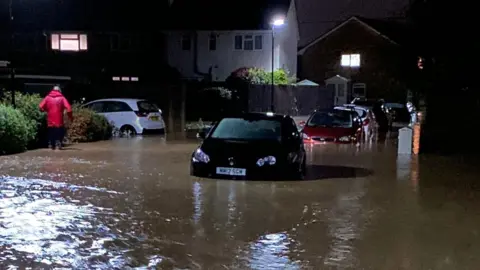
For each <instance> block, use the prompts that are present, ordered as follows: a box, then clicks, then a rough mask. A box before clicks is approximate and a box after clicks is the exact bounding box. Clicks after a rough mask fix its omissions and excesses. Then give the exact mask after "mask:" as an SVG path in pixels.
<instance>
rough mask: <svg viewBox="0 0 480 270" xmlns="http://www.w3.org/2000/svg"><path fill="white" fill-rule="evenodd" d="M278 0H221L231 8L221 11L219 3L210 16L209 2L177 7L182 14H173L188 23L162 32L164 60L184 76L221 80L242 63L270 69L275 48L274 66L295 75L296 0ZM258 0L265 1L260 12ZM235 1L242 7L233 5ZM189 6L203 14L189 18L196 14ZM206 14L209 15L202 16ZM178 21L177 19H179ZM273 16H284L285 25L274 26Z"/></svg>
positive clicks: (199, 1)
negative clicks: (163, 34) (190, 11)
mask: <svg viewBox="0 0 480 270" xmlns="http://www.w3.org/2000/svg"><path fill="white" fill-rule="evenodd" d="M176 1H178V2H181V1H182V0H175V1H174V2H173V6H172V7H173V8H175V2H176ZM282 1H284V2H285V3H283V5H278V4H276V5H272V4H271V3H268V2H273V1H268V0H250V2H249V0H246V1H241V2H238V3H239V4H235V2H232V1H222V2H226V4H225V6H224V7H225V8H227V9H229V11H223V12H222V6H220V7H219V6H218V5H221V4H218V5H217V6H216V7H215V8H214V10H215V13H214V14H213V13H212V11H211V8H212V7H211V6H208V3H211V1H206V3H205V1H204V4H197V5H196V6H194V7H192V6H191V5H190V6H189V5H183V6H182V5H179V6H180V7H177V11H179V10H180V13H177V14H181V15H183V16H182V17H183V18H185V20H187V21H188V22H189V23H186V24H183V26H180V27H178V25H176V26H177V29H178V30H175V31H169V32H167V33H166V40H167V46H166V47H167V59H168V64H169V65H170V66H172V67H173V68H176V69H177V70H178V71H179V72H180V73H181V74H182V76H183V77H184V78H189V79H203V78H208V79H212V80H213V81H224V80H225V79H226V78H227V77H228V76H229V75H230V74H231V73H232V72H233V71H235V70H237V69H239V68H243V67H258V68H263V69H265V70H267V71H271V70H272V51H273V64H274V70H277V69H279V68H283V69H285V70H288V72H289V73H290V74H292V75H296V73H297V47H298V40H299V33H298V22H297V14H296V9H295V0H282ZM201 2H202V1H201V0H198V1H197V3H201ZM231 2H232V3H231ZM262 2H263V4H266V5H264V6H263V9H262V10H261V12H259V11H258V8H257V7H258V3H262ZM278 2H279V1H276V3H278ZM235 5H240V6H242V7H238V8H236V7H235ZM251 5H256V6H255V7H253V6H251ZM245 7H250V9H247V8H245ZM182 9H183V11H184V12H182ZM187 10H194V11H195V13H196V14H203V16H204V17H203V18H202V17H200V18H199V17H198V16H197V18H191V17H189V16H190V15H191V16H196V14H189V13H188V11H187ZM205 10H207V11H205ZM206 12H207V13H208V14H209V15H205V13H206ZM225 13H227V14H226V15H225ZM233 13H237V14H241V15H242V17H240V18H238V16H236V15H234V14H233ZM212 16H214V18H213V17H212ZM237 18H238V19H237ZM181 20H182V19H180V18H177V22H178V21H181ZM255 20H257V22H255ZM275 20H283V21H284V24H283V25H274V24H273V23H272V22H273V21H275ZM277 22H278V21H277ZM272 32H273V39H272ZM272 40H273V44H274V46H273V48H272Z"/></svg>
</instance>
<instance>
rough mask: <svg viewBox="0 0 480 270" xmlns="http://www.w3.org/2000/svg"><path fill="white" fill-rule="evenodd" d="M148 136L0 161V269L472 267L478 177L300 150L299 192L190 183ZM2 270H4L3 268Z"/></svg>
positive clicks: (277, 186) (440, 167) (381, 154)
mask: <svg viewBox="0 0 480 270" xmlns="http://www.w3.org/2000/svg"><path fill="white" fill-rule="evenodd" d="M195 147H196V143H194V142H193V143H192V142H185V141H172V142H167V141H165V140H163V139H161V138H155V137H146V138H133V139H118V140H113V141H108V142H101V143H94V144H86V145H78V146H73V147H70V149H69V150H64V151H61V152H52V151H50V150H38V151H31V152H28V153H25V154H21V155H18V156H8V157H1V158H0V175H3V176H1V177H0V224H1V226H2V228H1V229H0V246H2V248H0V269H10V266H17V267H20V269H22V268H24V267H34V268H35V267H37V268H42V269H43V268H54V267H67V268H75V269H127V268H129V267H143V268H140V269H147V268H148V269H154V268H157V269H172V268H176V269H201V268H202V269H476V268H477V267H478V265H480V257H478V256H477V255H478V254H479V252H480V241H479V239H478V237H479V233H478V228H479V227H480V217H479V215H478V213H480V203H479V199H478V198H480V196H479V195H480V193H479V191H478V182H477V179H478V177H477V174H476V168H475V166H470V165H468V164H461V163H455V162H453V161H452V160H449V159H446V158H434V157H427V158H421V159H410V158H397V157H396V154H395V147H394V146H392V145H390V144H388V143H387V144H371V145H365V146H362V147H360V148H356V147H350V146H342V147H340V146H334V145H318V146H315V147H312V148H309V149H308V159H309V175H308V179H309V180H308V181H302V182H262V181H255V182H245V181H227V180H211V179H199V178H194V177H190V176H189V175H188V172H189V170H188V162H189V159H190V154H191V152H192V151H193V150H194V149H195ZM12 269H13V268H12Z"/></svg>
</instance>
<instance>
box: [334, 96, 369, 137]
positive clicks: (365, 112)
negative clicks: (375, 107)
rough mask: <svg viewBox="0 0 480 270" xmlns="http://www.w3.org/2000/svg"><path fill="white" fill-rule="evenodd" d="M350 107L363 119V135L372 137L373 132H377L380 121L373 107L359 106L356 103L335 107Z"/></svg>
mask: <svg viewBox="0 0 480 270" xmlns="http://www.w3.org/2000/svg"><path fill="white" fill-rule="evenodd" d="M343 108H346V109H350V110H355V111H356V112H357V113H358V116H359V117H360V120H361V121H362V129H363V135H364V137H365V138H368V137H370V136H371V135H372V134H375V132H376V130H377V128H378V126H377V125H378V123H377V121H376V119H375V115H374V114H373V112H372V109H369V108H367V107H363V106H357V105H354V104H344V105H343V106H338V107H335V109H343Z"/></svg>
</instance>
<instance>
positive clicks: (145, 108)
mask: <svg viewBox="0 0 480 270" xmlns="http://www.w3.org/2000/svg"><path fill="white" fill-rule="evenodd" d="M137 106H138V110H139V111H140V112H145V113H152V112H157V113H158V112H159V111H160V109H159V108H158V106H157V105H155V103H152V102H149V101H145V100H144V101H139V102H137Z"/></svg>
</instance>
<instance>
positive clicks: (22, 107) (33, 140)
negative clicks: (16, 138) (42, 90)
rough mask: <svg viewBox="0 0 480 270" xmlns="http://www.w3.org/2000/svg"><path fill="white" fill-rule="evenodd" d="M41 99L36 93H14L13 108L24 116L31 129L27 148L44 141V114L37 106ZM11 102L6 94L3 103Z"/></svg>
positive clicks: (45, 126) (45, 124) (45, 130)
mask: <svg viewBox="0 0 480 270" xmlns="http://www.w3.org/2000/svg"><path fill="white" fill-rule="evenodd" d="M41 101H42V98H41V97H40V95H38V94H32V95H30V94H22V93H15V108H16V109H17V110H19V111H20V112H21V113H22V114H23V115H24V116H25V117H26V119H27V120H28V124H29V125H30V128H31V129H32V130H33V132H32V133H31V135H32V136H31V137H30V138H29V139H28V147H29V148H33V147H37V146H39V144H40V143H45V141H46V134H47V122H46V114H45V113H44V112H42V111H40V110H39V108H38V105H39V104H40V102H41ZM11 102H12V101H11V96H10V95H7V96H6V97H5V99H4V103H5V104H6V105H9V104H11Z"/></svg>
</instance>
